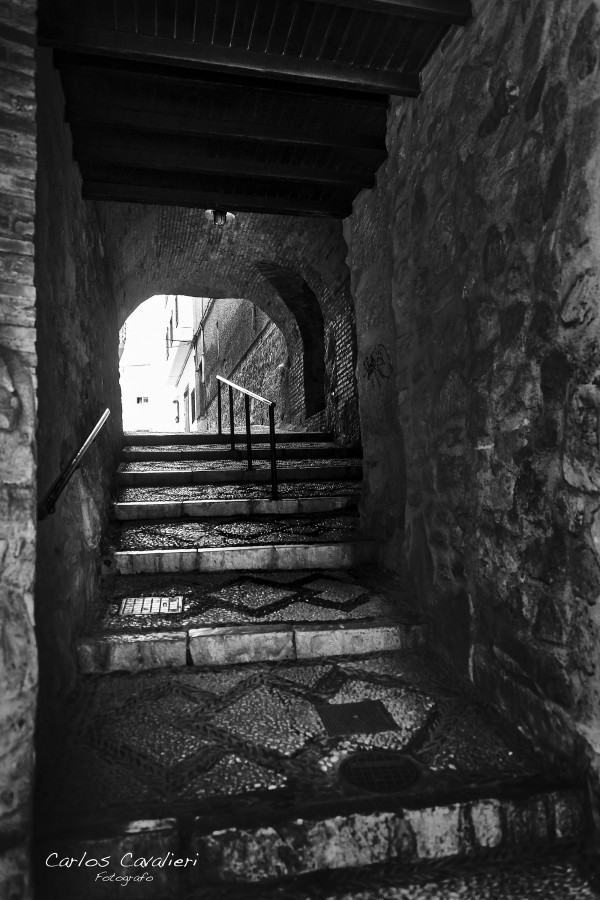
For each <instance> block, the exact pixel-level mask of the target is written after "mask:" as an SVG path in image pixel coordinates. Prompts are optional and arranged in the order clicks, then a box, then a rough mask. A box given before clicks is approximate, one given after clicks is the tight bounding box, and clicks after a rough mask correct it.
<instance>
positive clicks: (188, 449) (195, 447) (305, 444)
mask: <svg viewBox="0 0 600 900" xmlns="http://www.w3.org/2000/svg"><path fill="white" fill-rule="evenodd" d="M270 446H271V444H270V442H269V439H268V437H267V438H265V440H264V441H252V448H253V449H257V450H258V449H261V450H264V449H268V448H269V447H270ZM246 447H247V444H246V442H244V443H238V441H236V442H235V449H236V451H237V452H243V453H245V452H246ZM314 447H321V448H323V449H324V450H343V449H344V448H343V447H340V446H339V444H334V443H333V441H286V442H285V443H283V444H278V445H277V449H278V450H305V449H306V448H310V449H312V448H314ZM123 450H124V451H131V450H134V451H136V452H137V451H141V452H142V453H162V452H164V451H165V450H170V451H173V450H175V451H177V452H178V453H179V452H183V453H193V452H195V451H207V452H215V451H221V452H222V453H227V452H228V451H229V450H231V443H230V441H228V440H226V439H225V440H224V441H223V443H222V444H156V445H152V444H135V443H132V444H129V445H128V446H126V447H124V448H123Z"/></svg>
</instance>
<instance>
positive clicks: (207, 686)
mask: <svg viewBox="0 0 600 900" xmlns="http://www.w3.org/2000/svg"><path fill="white" fill-rule="evenodd" d="M367 699H370V700H377V699H378V700H381V702H383V703H384V705H385V706H386V709H387V711H388V713H389V714H390V715H391V716H392V717H393V719H394V720H395V723H396V726H397V727H396V728H395V729H392V730H386V731H380V732H378V733H374V734H370V733H361V732H360V731H359V733H357V734H344V735H339V736H337V737H330V736H328V735H327V733H326V731H325V728H324V726H323V724H322V722H321V719H320V717H319V715H318V714H317V712H316V706H318V705H319V704H323V703H330V704H331V703H334V704H338V703H344V702H345V703H352V702H359V701H363V700H367ZM64 715H65V721H64V722H62V723H57V734H61V735H64V739H61V738H59V739H58V740H57V742H56V744H55V745H54V747H53V748H52V750H53V754H52V756H53V758H52V759H44V758H42V759H41V760H40V773H41V774H40V778H41V782H40V788H41V793H40V805H41V810H40V811H41V812H42V813H43V815H44V817H45V818H46V819H52V820H54V821H55V822H58V820H61V819H62V820H63V822H64V823H65V824H68V823H71V824H73V822H74V821H75V819H76V818H77V817H83V819H85V818H86V816H91V819H90V821H93V820H94V819H98V817H100V819H101V818H102V816H103V815H106V816H108V817H109V818H110V817H112V816H113V815H115V814H118V816H121V817H123V816H131V817H133V818H135V819H137V818H144V819H148V818H149V819H155V818H157V817H158V818H160V817H161V815H162V816H164V815H165V814H167V812H168V814H169V815H174V814H178V813H177V812H176V810H177V809H179V806H178V804H182V806H181V809H184V808H185V810H186V815H189V813H190V810H192V809H193V811H194V812H195V813H196V814H197V815H198V816H200V819H199V820H198V827H199V829H200V831H201V832H202V833H204V834H208V833H212V831H213V830H215V829H220V828H225V827H231V826H233V825H235V826H236V827H240V828H241V827H244V828H245V827H258V826H259V825H260V824H262V825H264V824H265V823H268V822H275V821H285V822H289V821H291V820H292V819H293V818H294V817H295V816H297V815H306V816H310V817H312V818H315V817H316V818H317V819H319V820H321V819H322V818H323V817H331V816H332V815H335V814H336V813H340V811H341V810H345V811H346V812H345V813H344V814H345V815H347V814H349V812H351V811H360V810H363V812H364V811H365V810H368V809H371V810H373V809H376V810H378V814H379V813H381V810H385V809H390V810H397V809H399V808H400V807H399V806H398V804H399V802H400V801H399V800H398V796H397V795H381V794H377V795H372V794H368V795H367V794H366V793H365V791H362V790H361V789H359V788H355V787H352V786H351V785H349V784H347V783H344V782H342V781H340V779H339V777H338V775H337V767H338V764H339V761H340V759H342V758H343V757H344V756H347V755H348V754H349V753H351V752H353V751H356V750H358V749H372V748H376V747H379V748H388V749H404V748H406V747H407V746H410V752H411V754H412V755H413V757H415V758H416V759H417V760H418V761H419V762H420V764H421V765H422V767H423V769H422V774H421V778H420V780H419V781H418V782H417V783H416V784H415V785H413V786H412V787H410V788H408V789H407V790H405V791H404V793H403V794H402V799H401V804H402V807H403V808H404V807H408V808H412V807H414V806H416V807H427V806H428V805H429V806H431V805H432V804H433V805H434V806H435V805H436V804H439V803H440V802H441V800H440V798H442V799H443V798H445V800H444V801H443V802H444V803H449V802H453V801H452V798H454V799H455V800H457V799H459V798H467V799H468V798H475V797H489V796H492V797H501V798H503V799H504V800H506V799H507V798H510V796H511V790H513V793H514V797H515V798H516V799H515V802H516V803H517V804H518V803H519V802H521V800H522V799H523V798H526V797H527V796H532V795H534V794H536V793H539V792H540V791H544V790H545V791H548V790H550V789H556V788H557V786H559V785H560V784H561V783H562V782H561V780H560V778H559V777H558V776H552V773H548V772H547V771H544V766H543V764H542V763H541V762H540V760H539V759H536V758H535V757H534V755H533V754H532V752H531V750H530V749H529V748H528V747H525V746H524V745H523V744H522V743H521V742H520V740H519V739H518V738H517V737H516V736H514V735H512V734H510V733H509V732H508V731H507V729H506V726H505V725H504V723H501V722H499V721H498V719H496V718H494V717H493V716H492V715H491V714H490V713H489V712H488V711H487V710H486V709H484V708H482V707H481V706H479V705H478V704H477V703H476V701H475V700H474V698H473V696H472V695H471V694H470V693H469V690H468V687H466V686H465V685H464V684H463V683H461V682H460V680H459V679H457V678H456V676H454V675H452V674H451V673H449V672H448V671H446V670H445V669H444V668H443V667H440V665H439V664H438V663H437V662H436V661H435V660H434V659H433V658H432V657H427V656H426V655H425V654H424V653H423V651H419V652H418V653H416V652H410V651H409V652H404V653H401V654H398V653H396V654H376V655H371V656H369V657H366V658H363V659H361V660H356V659H353V660H345V659H341V660H340V658H337V659H335V658H325V659H321V660H319V661H318V662H317V663H308V664H306V663H299V662H291V663H279V664H275V665H274V664H261V665H250V666H248V665H246V666H230V667H228V668H226V669H217V670H215V669H214V668H212V669H211V668H206V667H205V668H197V667H196V668H194V667H189V666H188V667H187V668H183V669H173V670H159V671H155V672H151V673H142V674H136V675H128V674H113V675H112V676H111V678H105V677H95V676H89V677H83V678H80V680H79V683H78V686H77V690H76V691H75V692H74V694H73V695H72V698H71V702H70V703H69V704H66V705H65V709H64ZM59 725H60V728H59V727H58V726H59ZM94 735H96V738H94V739H93V740H92V742H91V743H90V738H91V737H93V736H94ZM49 751H50V748H45V750H44V752H45V753H48V752H49ZM117 760H118V761H119V763H118V766H116V763H117ZM115 766H116V768H115ZM542 771H544V775H543V776H542V775H541V772H542ZM44 772H48V773H51V775H50V779H49V780H48V781H44ZM178 773H179V774H178ZM511 786H512V788H511ZM269 798H272V799H273V803H270V802H269ZM519 798H521V799H519ZM507 802H508V801H507ZM240 804H241V805H240ZM538 813H539V811H538ZM365 814H366V813H365Z"/></svg>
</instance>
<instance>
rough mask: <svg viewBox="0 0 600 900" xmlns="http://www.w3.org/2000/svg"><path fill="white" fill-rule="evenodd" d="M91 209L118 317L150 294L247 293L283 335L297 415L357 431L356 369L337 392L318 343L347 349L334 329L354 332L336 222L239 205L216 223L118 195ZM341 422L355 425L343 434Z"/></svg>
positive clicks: (194, 212) (336, 378)
mask: <svg viewBox="0 0 600 900" xmlns="http://www.w3.org/2000/svg"><path fill="white" fill-rule="evenodd" d="M96 208H97V210H98V213H99V215H100V218H101V219H102V220H103V224H104V233H105V236H106V240H105V243H106V246H105V252H106V254H107V255H108V256H109V257H110V259H111V263H112V268H113V270H114V272H115V279H114V287H115V293H116V300H117V305H118V308H119V315H120V319H121V322H123V321H125V319H126V318H127V316H128V315H129V314H130V313H131V312H132V311H133V310H134V309H135V308H136V307H137V306H138V305H139V304H140V303H142V302H143V301H144V300H145V299H146V298H147V297H150V296H152V295H153V294H161V293H179V294H188V295H190V296H205V297H214V298H227V297H230V298H231V297H233V298H243V299H245V300H249V301H250V302H252V303H254V304H255V305H256V306H257V307H258V308H259V309H261V310H263V311H264V312H265V313H266V315H268V316H269V318H270V319H271V320H272V321H273V322H274V323H275V324H276V325H277V327H278V328H279V329H280V330H281V332H282V334H283V335H284V338H285V340H286V344H287V346H288V352H289V357H290V362H291V371H290V378H291V380H293V381H294V383H295V384H296V385H297V390H296V391H295V393H294V398H295V399H294V403H295V410H296V412H297V414H298V415H299V416H300V417H305V418H311V417H313V416H315V415H316V416H317V417H318V420H313V424H318V425H323V426H326V425H327V426H329V427H330V428H332V429H333V430H334V432H336V433H339V434H340V436H344V437H351V438H356V437H357V436H358V414H357V401H356V384H355V380H354V373H353V371H351V374H350V377H348V375H347V374H345V375H344V377H345V378H346V382H348V383H344V385H342V387H343V390H340V373H342V371H343V367H342V366H337V368H336V366H335V365H334V366H332V365H331V364H330V363H328V364H327V363H326V359H325V347H329V346H331V345H333V346H334V347H338V346H339V347H340V350H339V353H338V355H339V354H340V353H341V352H342V351H344V349H345V348H344V346H343V345H344V340H345V338H344V340H342V341H340V335H342V336H345V335H346V333H352V335H354V308H353V302H352V299H351V295H350V290H349V273H348V269H347V266H346V261H345V256H346V252H347V250H346V245H345V242H344V239H343V234H342V228H341V223H340V222H338V221H336V220H332V219H331V220H330V219H309V218H299V217H292V216H275V215H256V214H250V213H241V214H239V215H238V216H237V217H236V220H235V222H234V223H232V224H231V225H228V226H226V227H225V228H222V229H219V228H216V227H215V226H214V225H213V224H212V222H211V221H210V220H208V219H207V218H206V216H205V215H204V210H198V209H184V208H180V207H158V206H141V205H139V204H122V203H119V204H117V203H97V204H96ZM344 329H346V330H344ZM346 343H348V341H347V340H346ZM293 369H295V371H292V370H293ZM342 422H343V423H344V427H339V424H340V423H342ZM346 423H353V427H356V430H357V433H356V434H348V433H347V429H346ZM344 432H346V433H344Z"/></svg>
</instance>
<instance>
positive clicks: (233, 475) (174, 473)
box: [117, 460, 363, 487]
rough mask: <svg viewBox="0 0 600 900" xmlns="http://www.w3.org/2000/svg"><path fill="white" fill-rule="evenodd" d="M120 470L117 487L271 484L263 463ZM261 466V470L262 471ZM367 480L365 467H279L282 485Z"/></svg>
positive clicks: (353, 464)
mask: <svg viewBox="0 0 600 900" xmlns="http://www.w3.org/2000/svg"><path fill="white" fill-rule="evenodd" d="M125 465H126V466H127V468H124V466H123V465H121V466H120V467H119V469H118V470H117V484H119V485H122V486H124V487H126V486H131V487H137V486H142V485H146V486H153V485H157V486H163V485H182V484H257V483H263V484H264V483H265V482H270V481H271V470H270V467H269V465H268V464H267V463H263V464H262V466H261V465H260V462H259V463H258V465H257V466H256V467H255V468H254V469H251V470H249V469H246V468H244V467H243V464H241V463H240V464H235V463H234V464H232V463H229V465H223V464H221V466H220V467H219V468H214V469H209V468H206V467H198V468H193V467H192V466H186V467H185V468H167V467H166V465H167V464H165V463H163V464H162V466H161V464H158V465H157V466H156V467H152V464H151V463H138V464H137V465H138V466H145V467H146V468H143V469H142V468H134V466H135V465H136V464H135V463H129V464H125ZM259 466H260V467H259ZM362 476H363V468H362V463H358V462H354V463H344V464H339V463H337V462H336V461H335V460H332V461H331V463H330V464H325V465H323V464H320V465H310V466H302V465H296V466H291V465H287V466H286V465H285V464H283V465H281V466H278V467H277V478H278V480H279V481H281V482H290V481H343V480H345V479H353V480H358V479H361V478H362Z"/></svg>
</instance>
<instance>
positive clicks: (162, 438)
mask: <svg viewBox="0 0 600 900" xmlns="http://www.w3.org/2000/svg"><path fill="white" fill-rule="evenodd" d="M123 438H124V441H125V444H126V445H144V446H161V445H164V444H194V445H198V446H202V445H206V444H223V443H227V441H229V440H230V437H229V433H228V432H224V433H223V434H217V432H216V431H214V432H208V431H203V432H200V431H187V432H181V431H179V432H158V431H154V432H141V431H128V432H125V434H124V435H123ZM250 439H251V441H252V443H253V444H261V443H264V442H265V441H268V440H269V430H268V428H264V429H258V428H256V426H253V428H252V434H251V436H250ZM275 439H276V442H277V443H278V444H293V443H309V444H312V443H326V444H327V443H330V442H331V441H332V440H333V435H332V434H331V432H328V431H276V432H275ZM235 442H236V444H245V443H246V432H245V431H241V430H239V431H238V432H237V433H236V435H235Z"/></svg>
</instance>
